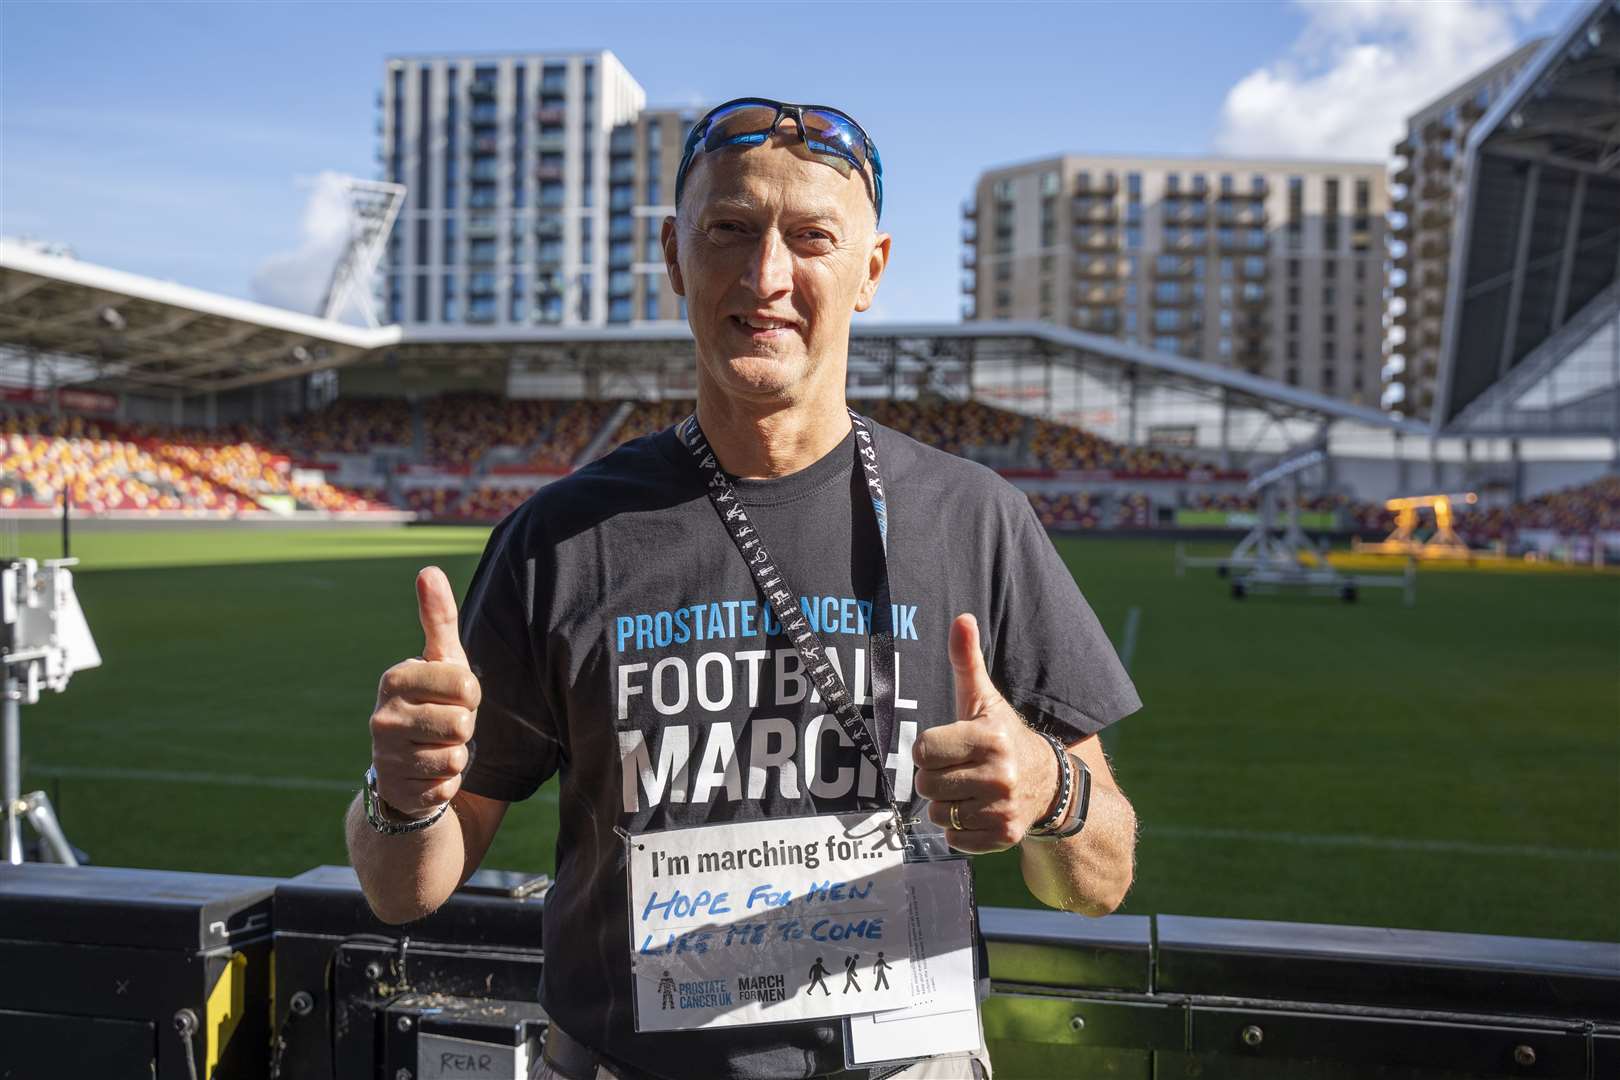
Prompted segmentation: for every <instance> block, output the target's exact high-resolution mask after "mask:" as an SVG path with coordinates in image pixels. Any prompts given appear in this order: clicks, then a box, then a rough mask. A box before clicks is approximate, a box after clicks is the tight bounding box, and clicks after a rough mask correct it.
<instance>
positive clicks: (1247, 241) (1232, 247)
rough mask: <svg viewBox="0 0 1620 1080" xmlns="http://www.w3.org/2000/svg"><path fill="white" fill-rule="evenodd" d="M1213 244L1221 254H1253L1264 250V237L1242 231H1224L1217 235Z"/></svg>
mask: <svg viewBox="0 0 1620 1080" xmlns="http://www.w3.org/2000/svg"><path fill="white" fill-rule="evenodd" d="M1223 233H1224V230H1223ZM1215 246H1216V248H1218V249H1219V250H1220V253H1221V254H1222V255H1253V254H1256V253H1259V252H1263V251H1265V250H1266V238H1265V237H1264V236H1259V237H1253V236H1248V235H1246V234H1244V233H1242V232H1232V233H1225V234H1224V235H1218V236H1217V238H1216V241H1215Z"/></svg>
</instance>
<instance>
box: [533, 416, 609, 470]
mask: <svg viewBox="0 0 1620 1080" xmlns="http://www.w3.org/2000/svg"><path fill="white" fill-rule="evenodd" d="M561 404H562V405H563V408H562V410H561V412H560V415H558V417H557V419H556V422H555V423H553V424H552V427H551V434H550V436H549V437H548V438H547V439H546V441H545V443H544V445H541V446H539V447H536V448H535V450H534V451H533V453H531V454H530V455H529V460H528V465H529V467H530V468H533V469H536V470H540V471H548V472H555V471H557V470H567V469H569V468H571V467H572V466H573V465H574V464H575V462H576V460H577V459H578V458H579V455H580V454H582V453H584V452H585V448H586V447H587V446H589V445H590V443H591V440H592V439H594V438H596V435H597V433H598V432H599V431H601V429H602V426H603V424H605V423H606V422H607V419H608V417H609V416H611V415H613V413H615V412H617V411H618V408H619V403H618V402H617V401H570V402H564V403H561Z"/></svg>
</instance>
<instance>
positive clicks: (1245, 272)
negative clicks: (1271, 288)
mask: <svg viewBox="0 0 1620 1080" xmlns="http://www.w3.org/2000/svg"><path fill="white" fill-rule="evenodd" d="M1238 276H1239V277H1241V278H1243V280H1245V281H1265V280H1266V279H1268V278H1270V277H1271V264H1270V263H1269V262H1267V261H1266V260H1265V259H1259V260H1256V261H1255V263H1253V264H1252V265H1251V264H1250V262H1249V260H1247V259H1245V260H1243V263H1242V264H1241V265H1240V266H1239V267H1238Z"/></svg>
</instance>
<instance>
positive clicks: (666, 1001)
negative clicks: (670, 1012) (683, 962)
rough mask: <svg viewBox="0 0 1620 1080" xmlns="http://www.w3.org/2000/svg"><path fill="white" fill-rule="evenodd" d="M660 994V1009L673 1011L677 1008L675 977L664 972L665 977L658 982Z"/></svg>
mask: <svg viewBox="0 0 1620 1080" xmlns="http://www.w3.org/2000/svg"><path fill="white" fill-rule="evenodd" d="M658 993H659V995H660V996H661V998H662V1002H661V1004H660V1005H659V1006H658V1007H659V1008H660V1009H673V1008H674V1007H675V977H674V976H673V975H671V974H670V973H669V972H667V971H666V972H664V977H663V978H662V979H659V980H658Z"/></svg>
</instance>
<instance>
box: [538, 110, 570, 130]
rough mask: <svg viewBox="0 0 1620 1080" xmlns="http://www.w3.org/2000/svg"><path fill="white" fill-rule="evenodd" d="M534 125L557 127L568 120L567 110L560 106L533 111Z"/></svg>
mask: <svg viewBox="0 0 1620 1080" xmlns="http://www.w3.org/2000/svg"><path fill="white" fill-rule="evenodd" d="M534 119H535V123H537V124H539V125H540V126H541V127H557V126H559V125H561V124H564V123H566V122H567V120H568V110H567V109H565V108H563V107H561V106H554V107H552V108H547V109H536V110H534Z"/></svg>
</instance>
